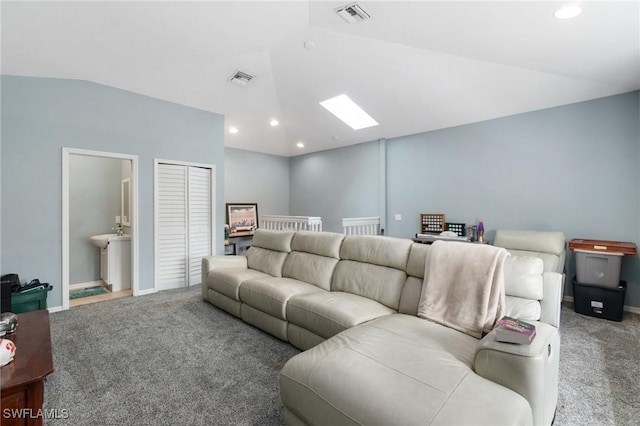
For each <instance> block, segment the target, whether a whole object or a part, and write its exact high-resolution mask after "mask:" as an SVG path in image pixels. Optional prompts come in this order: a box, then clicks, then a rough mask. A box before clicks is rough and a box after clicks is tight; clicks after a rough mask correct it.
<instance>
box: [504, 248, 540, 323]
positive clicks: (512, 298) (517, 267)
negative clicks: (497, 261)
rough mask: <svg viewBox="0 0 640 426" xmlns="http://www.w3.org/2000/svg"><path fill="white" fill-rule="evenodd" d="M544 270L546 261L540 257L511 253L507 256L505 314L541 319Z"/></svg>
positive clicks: (525, 318) (533, 319) (505, 267)
mask: <svg viewBox="0 0 640 426" xmlns="http://www.w3.org/2000/svg"><path fill="white" fill-rule="evenodd" d="M543 272H544V262H543V261H542V259H540V258H538V257H532V256H514V255H511V256H509V257H508V258H507V260H506V261H505V264H504V293H505V299H506V310H505V315H508V316H510V317H513V318H518V319H521V320H525V321H527V320H529V321H538V320H540V315H541V306H540V300H542V299H543V297H544V288H543V286H544V283H543V277H542V273H543Z"/></svg>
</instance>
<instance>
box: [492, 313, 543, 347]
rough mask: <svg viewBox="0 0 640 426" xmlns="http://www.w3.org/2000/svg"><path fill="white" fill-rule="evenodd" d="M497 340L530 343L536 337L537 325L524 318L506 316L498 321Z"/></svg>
mask: <svg viewBox="0 0 640 426" xmlns="http://www.w3.org/2000/svg"><path fill="white" fill-rule="evenodd" d="M497 324H498V326H497V327H496V340H497V341H498V342H507V343H518V344H521V345H528V344H530V343H531V342H532V341H533V339H534V338H535V337H536V326H535V325H533V324H529V323H528V322H524V321H522V320H519V319H516V318H511V317H508V316H504V317H502V318H500V319H499V320H498V322H497Z"/></svg>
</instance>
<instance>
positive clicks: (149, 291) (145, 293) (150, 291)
mask: <svg viewBox="0 0 640 426" xmlns="http://www.w3.org/2000/svg"><path fill="white" fill-rule="evenodd" d="M155 292H156V289H155V288H148V289H146V290H139V291H138V294H136V296H146V295H147V294H153V293H155Z"/></svg>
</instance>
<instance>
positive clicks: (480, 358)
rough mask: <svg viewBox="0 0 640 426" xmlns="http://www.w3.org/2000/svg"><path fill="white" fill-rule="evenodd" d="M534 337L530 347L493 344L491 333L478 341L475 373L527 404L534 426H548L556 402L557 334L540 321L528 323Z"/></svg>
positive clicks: (558, 357)
mask: <svg viewBox="0 0 640 426" xmlns="http://www.w3.org/2000/svg"><path fill="white" fill-rule="evenodd" d="M532 323H533V324H534V325H535V326H536V337H535V339H533V342H531V344H530V345H517V344H511V343H502V342H498V341H496V332H495V330H493V331H491V332H490V333H489V334H487V335H486V336H485V337H484V338H482V340H481V341H480V343H479V345H478V347H477V349H476V354H475V359H474V370H475V372H476V373H477V374H478V375H480V376H482V377H484V378H486V379H488V380H491V381H492V382H495V383H498V384H500V385H502V386H505V387H507V388H509V389H511V390H513V391H515V392H517V393H519V394H520V395H522V396H523V397H525V398H526V399H527V401H529V404H530V405H531V411H532V414H533V421H534V424H536V425H538V424H545V425H550V424H551V422H552V420H553V417H554V414H555V409H556V403H557V401H558V371H559V361H560V334H559V333H558V329H557V328H555V327H553V326H551V325H549V324H547V323H543V322H538V321H532Z"/></svg>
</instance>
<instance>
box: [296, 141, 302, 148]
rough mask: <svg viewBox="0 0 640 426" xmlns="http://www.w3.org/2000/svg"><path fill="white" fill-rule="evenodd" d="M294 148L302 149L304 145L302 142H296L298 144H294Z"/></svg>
mask: <svg viewBox="0 0 640 426" xmlns="http://www.w3.org/2000/svg"><path fill="white" fill-rule="evenodd" d="M296 146H297V147H298V148H304V144H303V143H302V142H298V143H297V144H296Z"/></svg>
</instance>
